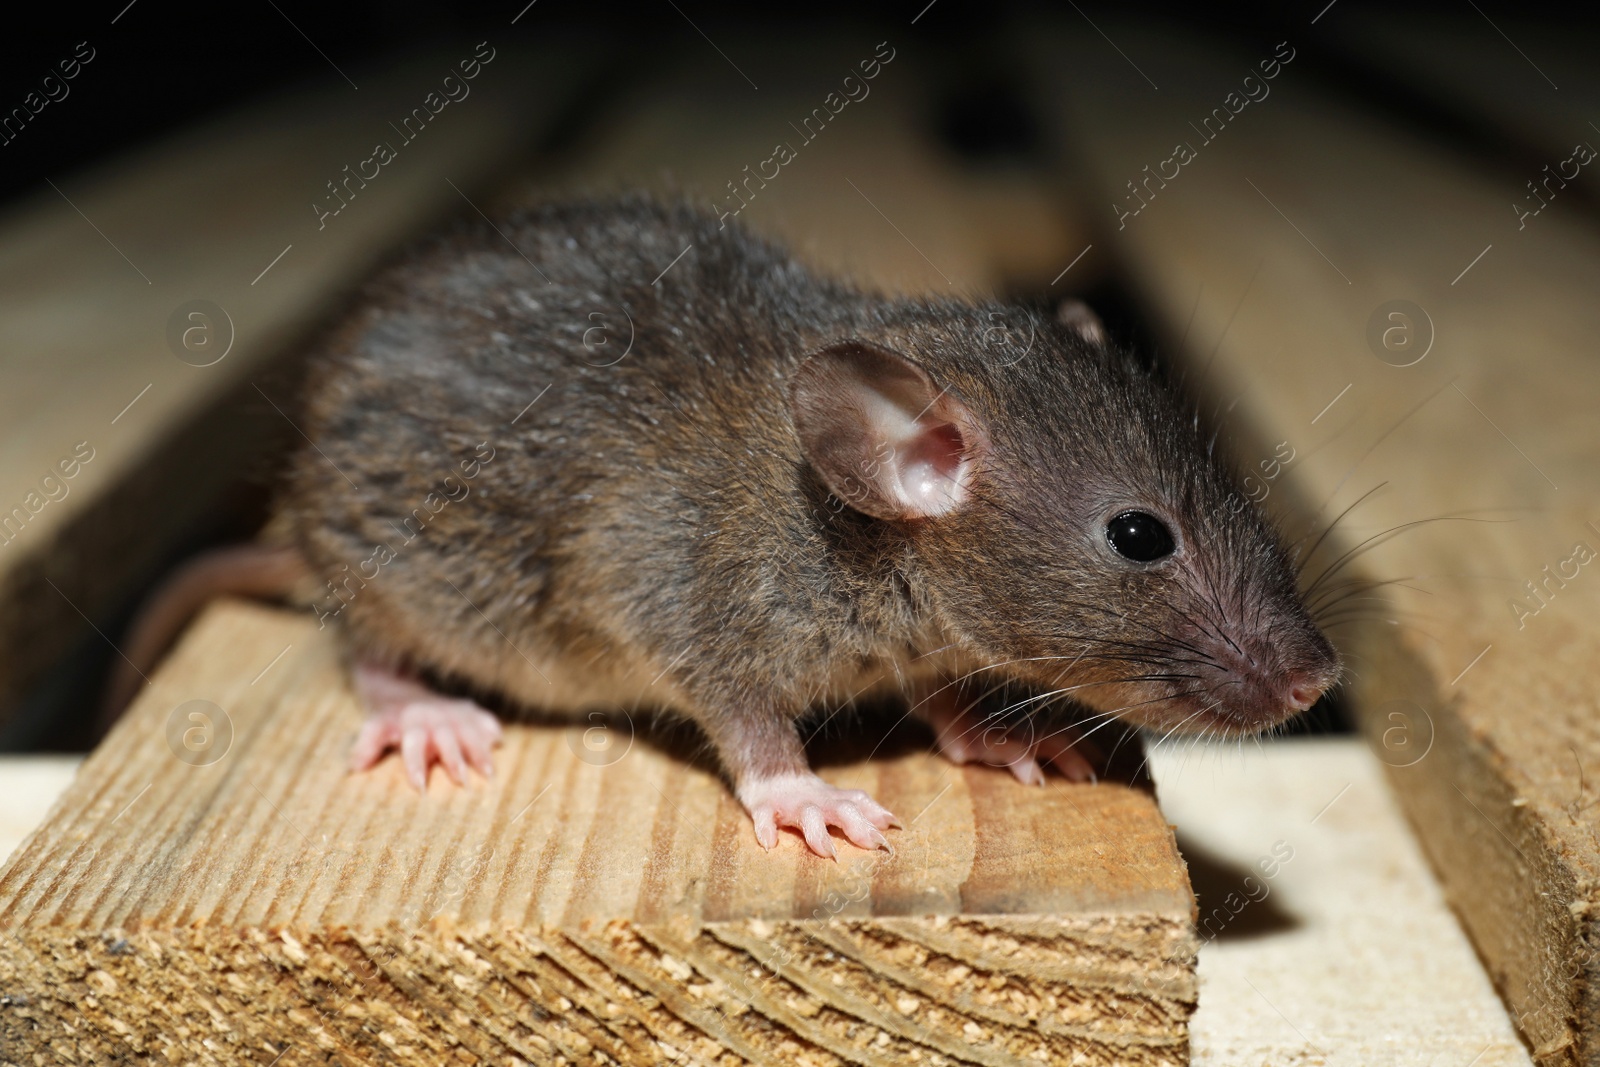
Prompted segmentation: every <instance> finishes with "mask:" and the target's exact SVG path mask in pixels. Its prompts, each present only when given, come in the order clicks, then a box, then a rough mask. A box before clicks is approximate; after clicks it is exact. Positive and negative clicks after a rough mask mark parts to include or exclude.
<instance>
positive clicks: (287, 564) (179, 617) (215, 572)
mask: <svg viewBox="0 0 1600 1067" xmlns="http://www.w3.org/2000/svg"><path fill="white" fill-rule="evenodd" d="M308 573H309V571H308V569H307V567H306V564H305V561H304V560H303V559H301V557H300V554H299V553H298V552H296V551H295V550H294V549H292V548H284V547H281V546H276V545H264V544H250V545H234V546H232V547H229V548H219V549H215V550H213V551H210V552H207V553H205V554H203V555H200V556H197V557H195V558H194V559H192V560H190V561H189V562H187V563H185V564H184V565H183V566H181V567H179V568H178V570H177V571H176V572H174V573H173V575H172V577H170V578H168V579H167V580H166V581H165V582H163V583H162V584H161V585H160V586H159V587H157V589H156V590H155V592H153V593H151V594H150V596H149V597H148V598H147V599H146V600H145V602H144V603H143V604H141V605H140V606H139V610H138V612H137V613H136V614H135V615H134V617H133V622H132V624H131V625H130V626H129V627H128V635H129V636H128V639H127V640H126V641H125V642H124V643H123V647H122V649H121V651H122V656H121V657H119V658H118V659H116V660H114V661H113V664H114V666H113V668H112V675H111V681H110V683H109V684H108V685H107V686H106V693H105V701H104V703H103V704H102V705H101V712H100V713H101V727H102V728H109V727H110V726H111V724H112V723H113V722H115V721H116V719H117V716H119V715H121V714H122V711H123V709H124V708H126V707H127V706H128V704H129V703H130V702H131V701H132V699H133V695H134V693H136V692H137V691H138V689H139V685H140V683H142V682H143V681H144V677H145V675H147V674H148V673H149V672H150V671H151V670H152V669H153V668H154V667H155V665H156V664H157V663H158V662H160V660H161V657H162V655H163V654H165V653H166V651H167V650H168V649H169V648H171V647H172V644H173V642H174V641H176V640H177V638H178V635H179V634H180V633H182V632H183V628H184V627H185V626H187V625H188V624H189V620H190V619H192V618H194V616H195V614H196V613H198V612H199V610H200V609H201V608H202V607H204V606H205V605H206V604H207V603H208V602H209V601H212V600H215V599H216V598H217V597H219V596H229V595H232V596H246V597H259V598H261V599H277V598H281V597H283V596H286V595H287V594H288V593H289V591H290V590H291V589H292V588H293V587H294V586H295V584H296V583H298V582H299V581H300V580H301V579H302V578H304V577H305V575H306V574H308Z"/></svg>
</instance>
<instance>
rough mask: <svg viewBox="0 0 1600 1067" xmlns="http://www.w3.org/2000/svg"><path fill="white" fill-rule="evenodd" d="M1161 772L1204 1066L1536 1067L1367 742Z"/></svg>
mask: <svg viewBox="0 0 1600 1067" xmlns="http://www.w3.org/2000/svg"><path fill="white" fill-rule="evenodd" d="M78 762H79V761H78V760H77V759H75V758H65V757H62V758H48V757H22V758H14V759H11V760H6V761H0V783H4V788H0V833H7V834H9V835H10V836H11V837H12V839H13V842H12V843H13V844H15V843H20V841H21V840H22V839H23V838H24V837H26V836H27V835H28V834H29V833H32V832H33V831H34V830H35V829H37V828H38V826H39V824H40V823H41V822H42V821H43V819H44V815H45V812H46V810H47V809H48V808H49V807H50V806H51V805H52V804H54V802H55V801H56V799H57V798H58V797H59V796H60V795H61V793H63V792H64V791H65V790H66V788H67V786H69V785H70V784H71V783H72V779H73V775H74V772H75V770H76V768H77V764H78ZM1219 764H1220V766H1219ZM1150 770H1151V774H1152V775H1153V776H1154V778H1155V780H1156V782H1157V784H1158V785H1159V788H1160V795H1161V810H1162V812H1163V813H1164V814H1165V815H1166V817H1167V818H1168V819H1171V820H1172V821H1173V822H1175V823H1176V824H1177V827H1178V845H1179V847H1180V849H1181V850H1182V851H1183V854H1184V857H1185V859H1186V861H1187V862H1188V864H1189V868H1190V872H1191V877H1192V878H1193V880H1194V882H1195V884H1196V885H1197V886H1198V887H1199V898H1200V899H1199V905H1200V914H1201V919H1202V923H1203V924H1204V925H1203V933H1202V935H1201V949H1200V955H1199V977H1200V982H1201V984H1202V985H1203V986H1204V988H1205V995H1204V996H1203V997H1201V998H1200V1001H1199V1004H1198V1006H1197V1007H1196V1009H1195V1012H1194V1015H1193V1017H1192V1019H1191V1022H1190V1034H1191V1043H1192V1046H1193V1063H1194V1064H1195V1067H1230V1065H1233V1064H1240V1063H1284V1062H1293V1058H1294V1057H1296V1056H1302V1057H1303V1056H1306V1055H1308V1054H1314V1052H1315V1050H1314V1049H1312V1048H1311V1044H1312V1043H1315V1045H1317V1046H1318V1047H1320V1048H1323V1049H1325V1050H1329V1051H1332V1050H1335V1049H1337V1050H1338V1053H1339V1054H1340V1055H1343V1056H1345V1057H1347V1058H1354V1059H1358V1060H1359V1062H1361V1063H1364V1064H1371V1065H1374V1067H1379V1065H1381V1067H1435V1065H1437V1064H1438V1063H1440V1062H1445V1063H1459V1064H1466V1063H1469V1062H1473V1061H1474V1058H1476V1062H1475V1063H1474V1067H1527V1065H1528V1064H1529V1063H1531V1060H1530V1059H1529V1057H1528V1053H1527V1051H1526V1050H1525V1049H1524V1048H1523V1046H1522V1044H1521V1042H1520V1041H1519V1040H1518V1039H1517V1036H1516V1033H1515V1030H1514V1029H1513V1027H1512V1026H1511V1021H1510V1019H1509V1018H1508V1017H1507V1016H1506V1015H1505V1013H1504V1011H1502V1010H1501V1009H1500V1006H1499V1000H1498V998H1497V997H1496V996H1495V992H1494V988H1493V986H1492V985H1491V984H1490V982H1489V979H1488V976H1487V975H1486V974H1485V973H1484V971H1483V967H1482V965H1481V964H1480V963H1479V962H1478V959H1477V957H1476V956H1475V955H1474V953H1473V949H1472V946H1471V944H1470V943H1469V942H1468V941H1467V939H1466V936H1465V934H1464V933H1463V932H1462V930H1461V927H1460V926H1459V924H1457V922H1456V921H1455V918H1454V917H1453V916H1452V915H1451V914H1450V910H1449V908H1448V906H1447V905H1446V904H1445V901H1444V898H1443V895H1442V893H1441V892H1440V890H1439V887H1438V884H1437V882H1436V881H1435V880H1434V878H1433V875H1432V873H1431V872H1430V871H1429V870H1428V868H1427V864H1426V861H1425V860H1424V858H1423V856H1422V854H1421V851H1420V849H1419V848H1418V846H1417V843H1416V841H1415V840H1414V839H1413V838H1412V836H1411V834H1410V832H1409V830H1408V828H1407V827H1406V825H1405V823H1404V819H1403V816H1402V815H1401V813H1400V810H1399V808H1398V807H1397V806H1396V805H1395V803H1394V801H1393V799H1392V797H1391V795H1390V793H1389V790H1388V788H1387V787H1386V785H1385V783H1384V782H1383V780H1382V769H1381V765H1380V764H1378V763H1377V762H1376V761H1375V760H1373V758H1372V756H1371V754H1370V753H1369V752H1367V751H1366V749H1365V747H1364V746H1363V744H1362V743H1361V742H1359V741H1356V740H1354V739H1342V738H1339V739H1335V738H1319V739H1316V740H1310V739H1306V740H1295V739H1289V740H1285V741H1283V742H1280V743H1277V744H1273V745H1269V746H1264V747H1263V748H1261V749H1260V750H1253V749H1252V750H1247V752H1246V758H1245V759H1242V760H1241V759H1240V758H1239V756H1238V754H1237V753H1236V752H1234V751H1233V750H1231V749H1230V748H1228V747H1227V746H1221V745H1203V746H1201V747H1199V748H1191V747H1190V746H1189V745H1187V744H1184V745H1172V746H1162V747H1159V748H1157V749H1155V750H1154V751H1153V752H1152V754H1151V758H1150ZM1280 845H1287V846H1288V848H1289V849H1291V850H1292V854H1290V858H1289V860H1288V861H1287V862H1281V863H1279V864H1277V865H1276V867H1273V866H1270V865H1269V867H1268V868H1267V869H1268V870H1272V871H1274V873H1273V875H1272V876H1271V877H1270V878H1269V877H1267V876H1266V875H1265V874H1264V873H1263V872H1262V868H1261V866H1260V864H1261V862H1262V860H1263V859H1264V858H1265V859H1267V860H1269V861H1270V860H1273V859H1276V858H1277V857H1276V856H1274V849H1275V848H1277V849H1278V852H1279V853H1284V852H1285V851H1286V850H1284V849H1283V848H1281V847H1279V846H1280ZM0 850H5V851H7V852H9V851H10V850H9V848H8V847H7V845H6V844H5V842H4V841H0ZM1247 877H1248V878H1253V879H1254V881H1253V882H1246V880H1245V879H1246V878H1247ZM1229 894H1233V899H1232V900H1230V899H1229ZM1242 899H1248V900H1249V901H1250V902H1249V903H1248V904H1241V903H1240V901H1241V900H1242ZM1218 908H1226V909H1227V912H1226V914H1227V918H1226V920H1225V921H1221V922H1219V921H1217V920H1216V919H1215V918H1214V913H1215V912H1216V910H1217V909H1218ZM811 936H812V937H814V938H815V939H816V940H817V941H818V942H819V943H821V944H824V945H829V946H833V945H834V944H835V943H836V941H839V940H840V939H842V938H843V937H844V935H843V934H841V933H838V932H835V931H833V930H829V929H824V928H822V927H820V926H819V927H817V928H814V929H813V930H812V931H811ZM859 943H860V942H859V941H857V940H845V941H843V944H842V945H841V948H843V949H849V948H850V947H851V946H853V945H856V944H859ZM875 963H876V965H877V966H878V967H880V968H881V969H883V970H885V971H886V972H887V973H889V974H890V975H891V976H896V975H898V974H900V973H901V972H903V971H905V970H906V969H908V968H907V967H906V965H905V964H903V963H902V962H900V961H898V960H896V959H894V958H892V957H888V956H883V955H881V954H880V955H879V956H878V957H877V958H876V959H875ZM897 980H899V979H897ZM1264 997H1267V998H1270V1003H1269V1002H1268V1001H1267V1000H1265V999H1263V998H1264ZM969 999H970V998H969ZM963 1007H964V1009H965V1008H967V1005H963ZM968 1010H976V1009H975V1007H973V1008H970V1009H968ZM1279 1011H1281V1012H1282V1015H1281V1016H1280V1015H1279V1014H1278V1012H1279Z"/></svg>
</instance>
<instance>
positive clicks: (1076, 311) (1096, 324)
mask: <svg viewBox="0 0 1600 1067" xmlns="http://www.w3.org/2000/svg"><path fill="white" fill-rule="evenodd" d="M1056 318H1057V319H1058V320H1059V321H1060V322H1061V325H1063V326H1070V327H1071V328H1072V329H1073V330H1075V331H1077V334H1078V336H1079V337H1081V338H1083V339H1084V340H1085V341H1088V342H1089V343H1090V344H1092V345H1103V344H1105V343H1106V327H1105V324H1104V323H1102V322H1101V321H1100V316H1099V315H1096V314H1095V313H1094V309H1093V308H1091V307H1090V306H1089V305H1088V304H1085V303H1084V302H1083V301H1082V300H1063V301H1061V304H1060V305H1059V306H1058V307H1057V308H1056Z"/></svg>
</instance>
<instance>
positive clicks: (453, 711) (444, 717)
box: [350, 664, 502, 792]
mask: <svg viewBox="0 0 1600 1067" xmlns="http://www.w3.org/2000/svg"><path fill="white" fill-rule="evenodd" d="M356 689H357V690H358V691H359V692H360V694H361V697H362V700H363V702H364V703H365V704H366V706H367V721H366V722H364V723H363V724H362V726H361V733H360V734H359V735H358V736H357V737H356V742H355V744H354V745H353V746H352V747H351V749H350V770H351V771H352V772H356V771H364V770H366V769H368V768H369V767H371V766H373V765H374V764H376V763H377V762H378V761H379V760H380V759H381V758H383V754H384V753H385V752H387V751H389V750H390V749H391V748H397V749H399V750H400V762H401V763H402V765H404V767H405V771H406V779H407V780H408V781H409V782H410V783H411V784H412V786H413V787H415V788H416V789H417V790H418V791H419V792H421V791H424V790H426V789H427V787H428V768H429V767H430V766H431V765H432V764H433V763H435V762H437V763H439V764H440V765H441V766H442V767H444V770H445V773H446V774H448V775H449V776H450V778H451V780H452V781H454V782H455V783H456V784H457V785H465V784H466V782H467V768H468V767H469V766H470V767H471V768H472V769H473V770H475V771H477V772H478V773H479V774H481V775H482V776H483V777H485V778H488V777H490V776H491V775H493V773H494V757H493V755H492V754H491V752H492V750H493V748H494V746H495V745H497V744H499V743H500V738H501V736H502V730H501V728H500V720H499V719H497V718H495V717H494V715H493V714H491V713H490V712H488V711H485V710H484V709H483V708H481V707H479V706H478V705H477V704H475V703H473V702H472V701H470V700H463V699H459V698H455V697H447V696H443V695H441V694H439V693H435V692H434V691H433V690H431V689H429V688H427V687H426V686H424V685H422V684H421V683H420V682H417V681H415V680H414V679H411V678H406V677H403V676H401V675H399V674H396V673H394V672H393V671H390V670H387V669H385V668H382V667H374V666H370V665H366V664H363V665H362V666H360V667H358V668H356Z"/></svg>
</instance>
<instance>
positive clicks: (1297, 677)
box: [1284, 671, 1328, 711]
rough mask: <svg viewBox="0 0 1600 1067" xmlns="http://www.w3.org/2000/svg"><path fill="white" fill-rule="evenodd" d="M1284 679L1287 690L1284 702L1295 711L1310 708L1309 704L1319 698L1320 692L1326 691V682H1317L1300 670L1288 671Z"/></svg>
mask: <svg viewBox="0 0 1600 1067" xmlns="http://www.w3.org/2000/svg"><path fill="white" fill-rule="evenodd" d="M1285 681H1286V682H1287V683H1288V686H1289V692H1288V697H1287V699H1286V700H1285V701H1284V702H1285V703H1286V704H1288V705H1289V707H1291V708H1293V709H1294V710H1295V711H1308V710H1310V708H1311V706H1312V705H1313V704H1315V703H1316V702H1317V701H1318V700H1319V699H1321V697H1322V694H1323V693H1325V692H1327V691H1328V686H1327V683H1319V682H1318V681H1316V680H1315V679H1314V678H1312V677H1311V676H1310V675H1308V674H1305V673H1304V672H1302V671H1290V672H1289V674H1288V675H1287V677H1286V679H1285Z"/></svg>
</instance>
